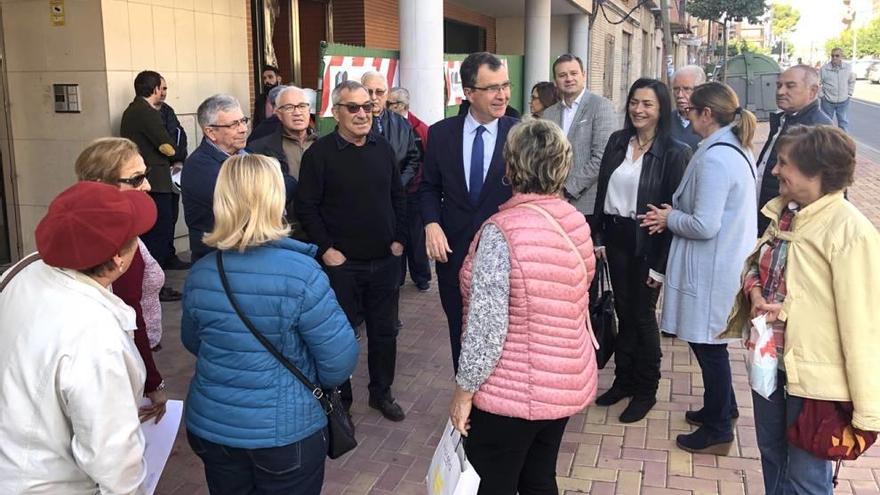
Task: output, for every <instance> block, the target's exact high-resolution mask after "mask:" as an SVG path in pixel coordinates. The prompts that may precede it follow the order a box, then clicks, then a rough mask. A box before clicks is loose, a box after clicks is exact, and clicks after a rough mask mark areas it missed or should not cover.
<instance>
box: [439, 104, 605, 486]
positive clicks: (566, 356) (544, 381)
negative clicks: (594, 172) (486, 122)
mask: <svg viewBox="0 0 880 495" xmlns="http://www.w3.org/2000/svg"><path fill="white" fill-rule="evenodd" d="M571 158H572V153H571V146H570V145H569V143H568V141H567V140H566V139H565V136H564V135H563V134H562V131H561V130H560V129H559V127H557V126H556V124H554V123H552V122H549V121H546V120H533V121H530V122H527V123H523V124H519V125H517V126H516V127H514V128H513V129H512V130H511V131H510V134H509V136H508V138H507V143H506V144H505V147H504V159H505V162H506V163H507V173H506V180H509V181H510V183H511V186H512V188H513V191H514V194H513V197H512V198H511V199H510V200H509V201H507V202H506V203H504V204H503V205H501V206H500V207H499V212H498V213H496V214H495V215H493V216H492V217H491V218H489V220H487V221H486V223H485V224H483V228H482V229H481V231H480V233H479V234H478V235H477V237H476V238H475V239H474V241H473V243H472V244H471V247H470V252H469V253H468V256H467V258H466V259H465V262H464V265H463V267H462V269H461V273H460V279H461V290H462V297H463V300H464V322H465V324H464V326H463V328H464V329H465V331H464V332H463V337H462V352H461V358H460V361H459V370H458V374H457V376H456V382H457V384H458V386H457V388H456V391H455V396H454V397H453V400H452V404H451V405H450V417H451V419H452V423H453V426H454V427H455V428H456V429H457V430H458V431H460V432H461V433H462V434H463V435H465V436H467V437H468V441H467V442H466V444H465V451H466V453H467V456H468V459H469V460H470V462H471V464H473V466H474V469H476V471H477V474H479V475H480V478H481V483H480V491H479V493H480V494H481V495H484V494H496V493H497V494H510V495H513V494H515V493H517V492H519V493H520V494H523V495H525V494H545V493H546V494H551V493H552V494H556V493H557V486H556V457H557V455H558V454H559V445H560V443H561V441H562V434H563V432H564V431H565V424H566V423H567V422H568V418H569V417H570V416H572V415H573V414H576V413H578V412H580V411H581V410H583V409H584V408H585V407H586V406H587V405H588V404H590V403H591V402H592V401H593V399H594V398H595V396H596V379H597V370H596V355H595V345H596V341H595V338H594V337H593V334H592V331H591V330H589V327H588V325H589V318H588V309H587V308H588V306H589V295H588V289H589V286H590V281H591V280H592V278H593V274H594V270H595V259H594V257H593V244H592V241H591V240H590V228H589V227H588V226H587V223H586V221H585V219H584V216H583V215H582V214H580V213H579V212H578V211H577V210H576V209H575V208H574V207H573V206H571V205H569V204H568V203H567V202H566V201H564V200H563V199H561V195H560V193H561V191H562V186H563V184H564V183H565V179H566V177H567V176H568V172H569V170H570V168H571Z"/></svg>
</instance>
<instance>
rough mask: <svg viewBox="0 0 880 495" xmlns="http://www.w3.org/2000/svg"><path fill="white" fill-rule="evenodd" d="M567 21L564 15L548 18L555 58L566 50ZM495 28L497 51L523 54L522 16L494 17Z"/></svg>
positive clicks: (523, 26) (551, 52)
mask: <svg viewBox="0 0 880 495" xmlns="http://www.w3.org/2000/svg"><path fill="white" fill-rule="evenodd" d="M568 22H569V21H568V16H565V15H554V16H552V17H551V18H550V56H551V58H556V57H557V56H559V55H561V54H563V53H565V52H567V51H568V31H569V23H568ZM495 28H496V33H497V40H498V53H501V54H505V55H523V54H524V53H525V20H524V18H523V17H498V18H496V19H495ZM548 71H549V69H548ZM548 73H549V72H548Z"/></svg>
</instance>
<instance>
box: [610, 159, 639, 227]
mask: <svg viewBox="0 0 880 495" xmlns="http://www.w3.org/2000/svg"><path fill="white" fill-rule="evenodd" d="M644 157H645V155H644V154H642V156H640V157H638V158H636V159H635V160H633V147H632V146H627V147H626V158H624V159H623V162H622V163H621V164H620V166H618V167H617V168H616V169H614V172H612V173H611V178H610V179H608V191H607V192H606V193H605V205H604V208H605V214H606V215H615V216H618V217H626V218H632V219H633V220H635V218H636V201H637V200H638V196H639V179H640V178H641V176H642V158H644Z"/></svg>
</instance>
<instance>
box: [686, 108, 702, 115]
mask: <svg viewBox="0 0 880 495" xmlns="http://www.w3.org/2000/svg"><path fill="white" fill-rule="evenodd" d="M700 110H702V108H699V107H684V113H685V114H689V113H691V112H699V111H700Z"/></svg>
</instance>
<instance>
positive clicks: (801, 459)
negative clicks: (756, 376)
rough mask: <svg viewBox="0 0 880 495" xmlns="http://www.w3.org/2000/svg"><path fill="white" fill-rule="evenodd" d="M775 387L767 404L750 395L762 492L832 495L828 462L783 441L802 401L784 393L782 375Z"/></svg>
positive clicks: (782, 374) (781, 373) (779, 494)
mask: <svg viewBox="0 0 880 495" xmlns="http://www.w3.org/2000/svg"><path fill="white" fill-rule="evenodd" d="M776 383H777V388H776V391H775V392H773V394H772V395H771V396H770V400H767V399H765V398H763V397H761V396H760V395H758V394H756V393H755V392H752V403H753V404H754V407H755V433H756V434H757V437H758V450H760V452H761V468H762V470H763V472H764V491H765V493H766V495H832V490H833V486H832V483H831V476H832V470H831V467H832V466H831V461H826V460H824V459H819V458H818V457H816V456H814V455H813V454H811V453H809V452H807V451H805V450H801V449H799V448H798V447H795V446H794V445H791V444H790V443H788V440H787V439H786V437H785V430H786V429H787V428H788V425H790V424H792V423H794V421H795V420H796V419H797V417H798V414H799V413H800V412H801V407H803V404H804V400H803V399H802V398H800V397H795V396H793V395H788V394H787V393H786V392H785V383H786V382H785V373H784V372H783V371H780V372H779V376H778V377H777V382H776Z"/></svg>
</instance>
